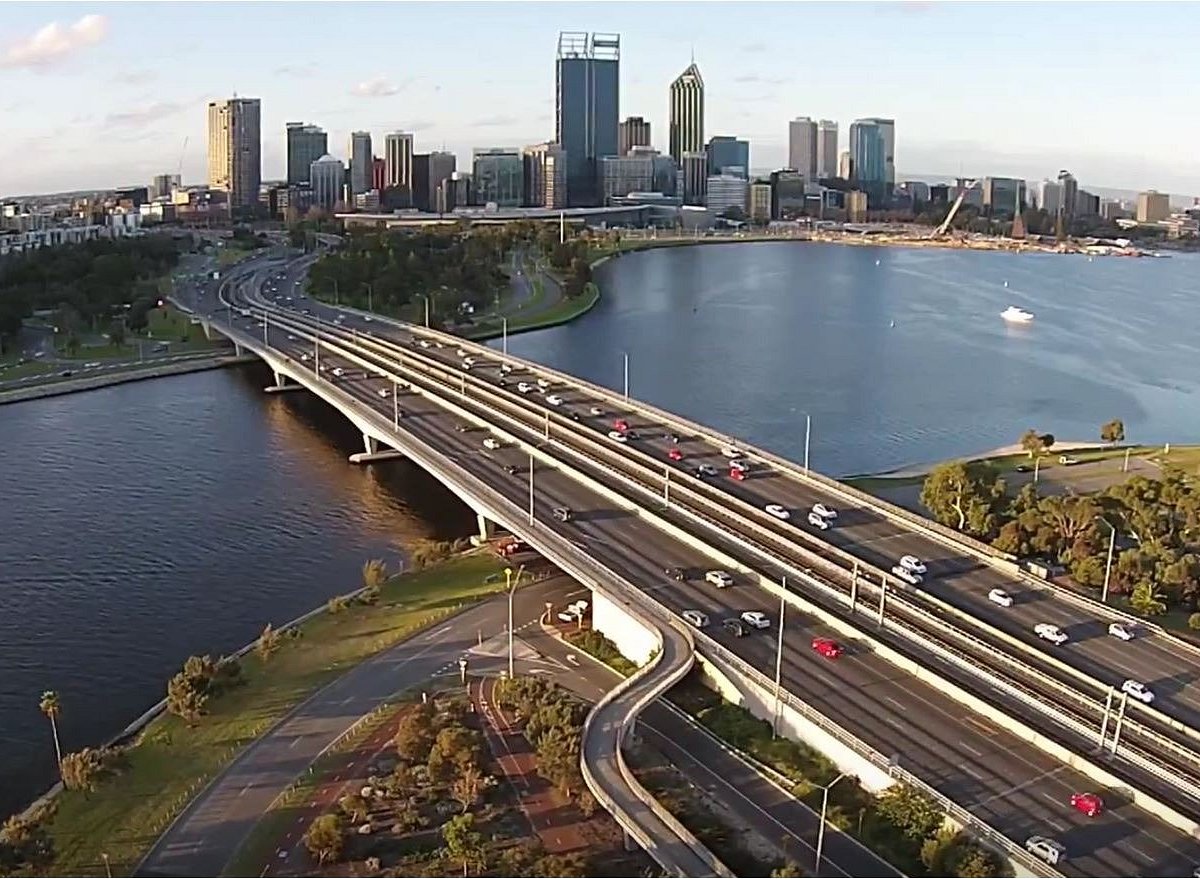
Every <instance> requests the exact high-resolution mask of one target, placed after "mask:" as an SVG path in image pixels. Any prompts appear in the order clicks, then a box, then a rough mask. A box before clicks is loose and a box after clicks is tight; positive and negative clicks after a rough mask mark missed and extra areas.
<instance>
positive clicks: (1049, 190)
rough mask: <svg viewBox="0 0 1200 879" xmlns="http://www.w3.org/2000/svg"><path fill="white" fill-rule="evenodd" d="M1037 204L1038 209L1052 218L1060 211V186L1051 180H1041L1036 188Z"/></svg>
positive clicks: (1061, 200)
mask: <svg viewBox="0 0 1200 879" xmlns="http://www.w3.org/2000/svg"><path fill="white" fill-rule="evenodd" d="M1037 203H1038V207H1039V208H1040V209H1041V210H1043V211H1045V212H1046V213H1048V214H1050V215H1051V216H1054V215H1056V214H1058V213H1059V211H1061V210H1062V205H1063V193H1062V184H1060V183H1056V182H1055V181H1053V180H1043V181H1042V182H1041V183H1039V184H1038V187H1037Z"/></svg>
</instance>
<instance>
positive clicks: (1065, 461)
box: [1058, 455, 1079, 467]
mask: <svg viewBox="0 0 1200 879" xmlns="http://www.w3.org/2000/svg"><path fill="white" fill-rule="evenodd" d="M1058 463H1060V464H1062V465H1063V466H1064V467H1070V466H1071V465H1072V464H1078V463H1079V459H1078V458H1072V457H1071V456H1070V455H1059V456H1058Z"/></svg>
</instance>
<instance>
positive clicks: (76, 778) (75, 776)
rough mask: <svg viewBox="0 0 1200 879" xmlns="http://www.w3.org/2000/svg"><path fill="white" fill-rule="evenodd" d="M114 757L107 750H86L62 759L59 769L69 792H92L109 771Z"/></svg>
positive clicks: (64, 785)
mask: <svg viewBox="0 0 1200 879" xmlns="http://www.w3.org/2000/svg"><path fill="white" fill-rule="evenodd" d="M111 759H112V755H111V753H110V752H109V751H108V750H107V749H105V748H84V749H83V750H82V751H76V752H75V753H74V754H67V755H66V756H65V757H63V758H62V762H61V763H60V764H59V769H60V771H61V773H62V782H63V787H65V788H66V789H67V790H81V791H86V792H89V793H90V792H91V791H94V790H95V789H96V784H97V783H98V782H99V781H100V778H101V777H102V776H103V775H104V773H105V772H106V771H107V769H108V766H109V764H110V762H111Z"/></svg>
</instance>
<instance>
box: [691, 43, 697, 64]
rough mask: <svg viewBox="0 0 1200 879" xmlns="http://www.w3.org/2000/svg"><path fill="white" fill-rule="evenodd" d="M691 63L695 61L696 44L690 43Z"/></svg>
mask: <svg viewBox="0 0 1200 879" xmlns="http://www.w3.org/2000/svg"><path fill="white" fill-rule="evenodd" d="M692 63H693V64H695V63H696V44H695V43H692Z"/></svg>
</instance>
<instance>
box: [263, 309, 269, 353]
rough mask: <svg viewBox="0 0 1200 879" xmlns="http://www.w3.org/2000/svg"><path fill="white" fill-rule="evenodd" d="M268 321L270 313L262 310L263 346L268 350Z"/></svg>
mask: <svg viewBox="0 0 1200 879" xmlns="http://www.w3.org/2000/svg"><path fill="white" fill-rule="evenodd" d="M270 322H271V315H270V313H269V312H266V311H264V312H263V347H264V348H266V349H268V350H270V348H271V343H270V341H269V340H268V339H267V325H268V324H269V323H270Z"/></svg>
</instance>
